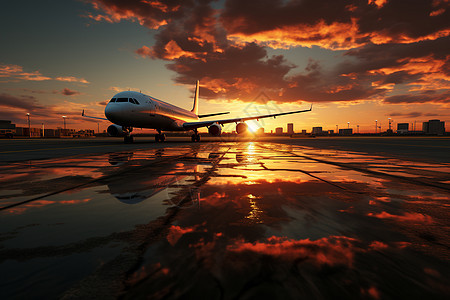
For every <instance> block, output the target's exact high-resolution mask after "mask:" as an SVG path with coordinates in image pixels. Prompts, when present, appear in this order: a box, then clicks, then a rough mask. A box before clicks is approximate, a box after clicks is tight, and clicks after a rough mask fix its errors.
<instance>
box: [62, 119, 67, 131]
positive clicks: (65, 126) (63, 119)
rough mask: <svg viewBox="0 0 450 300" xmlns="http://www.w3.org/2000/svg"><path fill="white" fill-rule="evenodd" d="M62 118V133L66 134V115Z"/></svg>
mask: <svg viewBox="0 0 450 300" xmlns="http://www.w3.org/2000/svg"><path fill="white" fill-rule="evenodd" d="M62 117H63V120H64V135H66V118H67V116H62Z"/></svg>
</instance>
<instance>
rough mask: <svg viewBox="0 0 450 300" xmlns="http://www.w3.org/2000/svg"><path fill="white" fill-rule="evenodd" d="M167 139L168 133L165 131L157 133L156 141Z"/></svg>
mask: <svg viewBox="0 0 450 300" xmlns="http://www.w3.org/2000/svg"><path fill="white" fill-rule="evenodd" d="M165 140H166V135H165V134H164V133H162V134H161V133H157V134H155V141H156V142H164V141H165Z"/></svg>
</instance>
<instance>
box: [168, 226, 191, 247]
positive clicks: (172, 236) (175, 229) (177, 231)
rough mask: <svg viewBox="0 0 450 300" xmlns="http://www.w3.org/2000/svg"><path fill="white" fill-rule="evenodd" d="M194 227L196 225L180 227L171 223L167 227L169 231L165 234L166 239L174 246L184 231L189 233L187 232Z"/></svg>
mask: <svg viewBox="0 0 450 300" xmlns="http://www.w3.org/2000/svg"><path fill="white" fill-rule="evenodd" d="M195 229H196V226H194V227H187V228H181V227H180V226H175V225H172V226H171V227H170V228H169V233H168V234H167V241H168V242H169V243H170V244H171V245H172V246H174V245H175V244H176V243H177V242H178V240H179V239H180V238H181V237H182V236H183V235H185V234H186V233H189V232H194V230H195Z"/></svg>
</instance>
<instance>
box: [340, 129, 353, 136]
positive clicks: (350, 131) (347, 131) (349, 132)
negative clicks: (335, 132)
mask: <svg viewBox="0 0 450 300" xmlns="http://www.w3.org/2000/svg"><path fill="white" fill-rule="evenodd" d="M352 134H353V128H343V129H339V135H352Z"/></svg>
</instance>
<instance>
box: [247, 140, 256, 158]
mask: <svg viewBox="0 0 450 300" xmlns="http://www.w3.org/2000/svg"><path fill="white" fill-rule="evenodd" d="M254 154H255V143H253V142H250V143H248V146H247V155H254Z"/></svg>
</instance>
